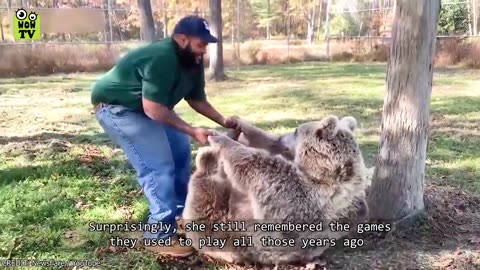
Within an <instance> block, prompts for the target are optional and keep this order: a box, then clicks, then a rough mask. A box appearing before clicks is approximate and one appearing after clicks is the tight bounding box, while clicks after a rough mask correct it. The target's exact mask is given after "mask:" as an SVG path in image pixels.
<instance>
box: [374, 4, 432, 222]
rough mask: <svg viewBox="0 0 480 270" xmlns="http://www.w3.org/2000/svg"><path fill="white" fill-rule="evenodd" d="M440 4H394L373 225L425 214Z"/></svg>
mask: <svg viewBox="0 0 480 270" xmlns="http://www.w3.org/2000/svg"><path fill="white" fill-rule="evenodd" d="M439 11H440V0H423V1H411V0H397V1H396V3H395V18H394V25H393V29H392V43H391V44H392V45H391V49H390V57H389V60H388V67H387V78H386V96H385V99H384V105H383V116H382V133H381V138H380V149H379V154H378V157H377V161H376V169H375V172H374V176H373V179H372V186H371V190H370V192H369V207H370V208H371V211H372V213H371V214H372V216H371V218H372V220H382V221H398V220H401V219H405V220H409V219H408V217H412V218H414V217H418V216H419V215H417V214H423V211H424V197H423V195H424V172H425V159H426V152H427V141H428V129H429V110H430V96H431V90H432V77H433V56H434V53H435V45H436V35H437V23H438V17H439Z"/></svg>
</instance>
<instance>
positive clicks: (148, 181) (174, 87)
mask: <svg viewBox="0 0 480 270" xmlns="http://www.w3.org/2000/svg"><path fill="white" fill-rule="evenodd" d="M215 42H217V39H216V38H215V37H213V36H212V35H211V34H210V30H209V27H208V24H207V22H206V21H205V20H204V19H203V18H200V17H197V16H187V17H185V18H183V19H182V20H180V21H179V22H178V24H177V25H176V26H175V29H174V32H173V36H172V37H171V38H167V39H163V40H159V41H155V42H152V43H151V44H149V45H147V46H145V47H141V48H138V49H135V50H132V51H130V52H128V53H127V54H126V55H125V56H124V57H122V58H121V59H120V60H119V61H118V63H117V64H116V65H115V66H114V67H113V68H112V69H111V70H110V71H108V72H107V73H106V74H105V75H103V76H102V77H101V78H100V79H99V80H98V81H97V82H96V83H95V85H94V86H93V90H92V95H91V101H92V103H93V104H94V105H95V111H96V118H97V120H98V121H99V123H100V125H101V126H102V128H103V129H104V131H105V132H106V133H107V134H108V135H109V137H110V138H111V140H112V141H114V142H115V143H117V144H118V145H119V146H120V147H121V148H122V149H123V151H124V152H125V154H126V156H127V159H128V161H129V162H130V163H131V164H132V166H133V167H134V169H135V170H136V173H137V177H138V182H139V183H140V185H141V186H142V187H143V191H144V193H145V195H146V197H147V199H148V202H149V207H150V215H149V219H148V223H151V224H154V223H161V224H162V225H163V226H164V227H165V226H166V225H171V226H172V228H175V227H176V225H177V222H176V217H181V213H182V210H183V206H184V204H185V199H186V195H187V186H188V180H189V178H190V159H191V149H190V142H189V137H188V136H190V137H192V138H194V139H195V140H197V141H198V142H199V143H200V144H206V143H207V137H208V136H209V135H212V133H211V131H208V130H206V129H203V128H199V127H192V126H191V125H189V124H187V123H186V122H185V121H183V120H182V119H181V118H180V117H179V116H177V115H176V114H175V112H174V111H173V108H174V107H175V105H176V104H177V103H178V102H180V101H181V100H182V99H185V100H186V101H187V103H188V104H189V105H190V106H191V107H192V108H193V109H194V110H195V111H196V112H198V113H200V114H202V115H204V116H206V117H208V118H209V119H211V120H212V121H214V122H216V123H218V124H219V125H221V126H223V127H226V128H234V127H235V125H234V123H233V122H234V121H232V120H230V119H231V118H228V119H226V118H224V117H223V116H222V115H221V114H220V113H219V112H218V111H217V110H215V109H214V108H213V107H212V106H211V105H210V103H209V102H208V101H207V98H206V94H205V79H204V66H203V55H204V54H205V53H206V49H207V45H208V43H215ZM172 236H173V237H172ZM174 236H175V234H174V232H173V229H170V230H169V231H145V232H144V235H143V237H144V238H157V239H158V238H166V237H172V243H173V245H172V246H169V247H168V246H167V247H165V246H145V248H146V249H149V250H152V251H156V252H159V253H164V254H169V255H176V256H188V255H190V254H191V253H193V251H194V250H193V248H191V247H182V246H180V245H179V244H178V241H176V238H175V237H174Z"/></svg>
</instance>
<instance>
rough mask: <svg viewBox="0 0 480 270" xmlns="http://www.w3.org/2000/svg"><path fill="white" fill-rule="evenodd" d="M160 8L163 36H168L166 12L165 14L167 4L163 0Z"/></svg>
mask: <svg viewBox="0 0 480 270" xmlns="http://www.w3.org/2000/svg"><path fill="white" fill-rule="evenodd" d="M162 8H163V38H167V37H168V14H167V6H166V4H165V0H162Z"/></svg>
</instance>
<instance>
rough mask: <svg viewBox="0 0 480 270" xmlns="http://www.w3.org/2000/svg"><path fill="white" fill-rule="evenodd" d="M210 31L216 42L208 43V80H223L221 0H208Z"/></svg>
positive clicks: (224, 78)
mask: <svg viewBox="0 0 480 270" xmlns="http://www.w3.org/2000/svg"><path fill="white" fill-rule="evenodd" d="M210 20H211V24H210V33H211V34H212V35H213V36H215V37H217V39H218V42H217V43H216V44H215V43H213V44H210V54H209V57H210V70H209V73H210V78H209V79H210V80H213V81H217V82H219V81H224V80H226V79H227V76H226V75H225V70H224V65H223V42H222V3H221V0H210Z"/></svg>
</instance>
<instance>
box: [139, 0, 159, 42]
mask: <svg viewBox="0 0 480 270" xmlns="http://www.w3.org/2000/svg"><path fill="white" fill-rule="evenodd" d="M137 4H138V11H139V13H140V29H141V31H142V36H143V39H144V40H146V41H153V40H155V36H156V35H155V22H154V21H153V15H152V6H151V4H150V0H137Z"/></svg>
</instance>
